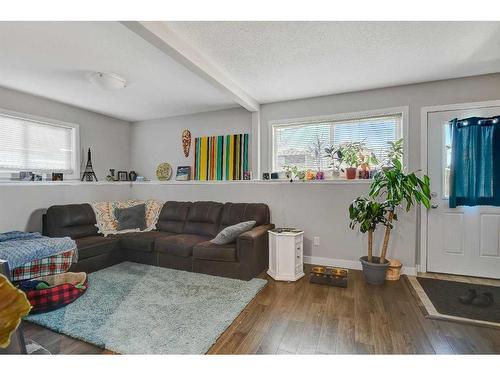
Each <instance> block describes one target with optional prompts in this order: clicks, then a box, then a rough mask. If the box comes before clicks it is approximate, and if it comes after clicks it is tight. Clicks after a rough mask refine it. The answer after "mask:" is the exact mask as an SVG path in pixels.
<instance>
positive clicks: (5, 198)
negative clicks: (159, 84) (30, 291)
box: [0, 88, 130, 232]
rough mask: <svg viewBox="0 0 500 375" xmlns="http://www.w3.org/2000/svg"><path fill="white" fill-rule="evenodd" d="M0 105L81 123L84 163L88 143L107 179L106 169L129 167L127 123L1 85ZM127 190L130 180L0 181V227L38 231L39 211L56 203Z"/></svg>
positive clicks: (125, 193) (99, 174)
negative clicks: (122, 182) (115, 182)
mask: <svg viewBox="0 0 500 375" xmlns="http://www.w3.org/2000/svg"><path fill="white" fill-rule="evenodd" d="M0 108H3V109H6V110H10V111H15V112H21V113H27V114H31V115H35V116H40V117H46V118H51V119H55V120H59V121H66V122H71V123H76V124H79V125H80V147H81V149H82V150H81V151H82V160H81V161H82V164H83V167H84V166H85V163H86V162H87V153H86V150H87V148H88V147H91V149H92V163H93V166H94V170H95V172H96V175H97V178H98V179H99V181H102V180H104V179H105V177H106V175H107V174H108V173H109V172H108V169H109V168H115V169H117V170H129V163H130V124H129V123H128V122H125V121H121V120H117V119H113V118H111V117H106V116H103V115H99V114H97V113H94V112H90V111H86V110H84V109H80V108H76V107H72V106H69V105H65V104H62V103H58V102H55V101H52V100H48V99H44V98H40V97H37V96H32V95H28V94H25V93H21V92H18V91H13V90H9V89H5V88H0ZM0 131H1V129H0ZM84 150H85V152H84ZM82 171H83V169H82ZM33 184H34V183H33ZM129 195H130V187H129V185H121V186H118V185H117V186H112V185H106V184H104V185H103V184H95V183H92V184H89V185H82V184H72V183H62V184H61V183H58V184H50V183H49V184H45V183H36V185H30V184H22V183H21V184H19V183H16V184H15V185H13V184H12V183H0V232H4V231H10V230H34V231H38V230H41V215H42V213H43V212H44V211H45V209H46V208H47V207H49V206H51V205H54V204H67V203H80V202H91V201H99V200H109V199H126V198H128V197H129Z"/></svg>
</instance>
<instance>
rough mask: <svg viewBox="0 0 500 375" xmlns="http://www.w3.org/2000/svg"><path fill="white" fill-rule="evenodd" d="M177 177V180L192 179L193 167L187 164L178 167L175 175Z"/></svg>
mask: <svg viewBox="0 0 500 375" xmlns="http://www.w3.org/2000/svg"><path fill="white" fill-rule="evenodd" d="M175 179H176V180H177V181H189V180H191V167H190V166H187V165H186V166H179V167H177V174H176V176H175Z"/></svg>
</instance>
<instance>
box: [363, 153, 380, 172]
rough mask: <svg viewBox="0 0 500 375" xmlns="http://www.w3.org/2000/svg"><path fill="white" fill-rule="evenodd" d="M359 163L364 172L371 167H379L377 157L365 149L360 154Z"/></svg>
mask: <svg viewBox="0 0 500 375" xmlns="http://www.w3.org/2000/svg"><path fill="white" fill-rule="evenodd" d="M359 161H360V163H359V165H360V166H361V168H362V169H364V170H366V169H369V168H370V166H371V165H377V164H378V163H379V161H378V159H377V156H376V155H375V154H374V153H373V152H371V151H369V150H366V149H363V150H362V151H361V153H360V154H359Z"/></svg>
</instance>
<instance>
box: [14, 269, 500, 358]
mask: <svg viewBox="0 0 500 375" xmlns="http://www.w3.org/2000/svg"><path fill="white" fill-rule="evenodd" d="M262 277H265V278H267V280H268V281H269V283H268V285H267V287H266V288H264V289H263V290H262V291H261V292H260V293H259V294H258V295H257V296H256V298H255V299H254V300H253V301H252V302H251V303H250V304H249V305H248V306H247V307H246V308H245V310H243V312H242V313H241V314H240V315H239V316H238V318H237V319H236V320H235V321H234V322H233V324H232V325H231V326H230V327H229V328H228V329H227V330H226V332H224V334H222V336H221V337H220V338H219V339H218V341H217V342H216V343H215V345H214V346H213V347H212V348H211V349H210V351H209V354H253V353H257V354H336V353H339V354H368V353H376V354H391V353H401V354H414V353H416V354H434V353H436V354H473V353H482V354H484V353H496V354H500V329H496V328H486V327H479V326H474V325H468V324H462V323H454V322H447V321H439V320H432V319H427V318H425V316H424V314H423V313H422V311H421V310H420V307H419V305H418V302H417V300H416V299H415V297H414V296H413V295H412V294H411V292H410V289H409V285H408V283H407V282H406V281H405V280H403V279H401V280H400V281H393V282H387V283H386V284H385V285H383V286H372V285H368V284H366V283H365V282H364V280H363V275H362V273H361V272H359V271H350V273H349V286H348V288H347V289H342V288H335V287H328V286H324V285H317V284H310V283H309V281H308V279H307V277H305V278H302V279H301V280H299V281H297V282H295V283H288V282H278V281H274V280H272V279H271V278H269V277H268V276H267V275H266V276H264V275H263V276H262ZM24 332H25V336H26V337H28V338H30V339H32V340H35V341H36V342H38V343H39V344H41V345H43V346H44V347H46V348H47V349H48V350H50V351H51V352H52V353H54V354H56V353H61V354H79V353H81V354H97V353H103V354H106V353H109V352H108V351H106V350H102V349H99V348H97V347H95V346H93V345H91V344H87V343H85V342H82V341H79V340H75V339H72V338H69V337H67V336H64V335H61V334H57V333H54V332H52V331H50V330H48V329H45V328H43V327H40V326H37V325H34V324H29V323H24Z"/></svg>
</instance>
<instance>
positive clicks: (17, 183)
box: [0, 179, 373, 187]
mask: <svg viewBox="0 0 500 375" xmlns="http://www.w3.org/2000/svg"><path fill="white" fill-rule="evenodd" d="M372 182H373V180H372V179H367V180H362V179H354V180H347V179H345V180H344V179H339V180H320V181H315V180H312V181H299V180H296V181H293V182H290V181H288V180H235V181H197V180H189V181H177V180H170V181H114V182H109V181H99V182H95V181H94V182H84V181H1V180H0V186H32V187H34V186H82V185H87V186H100V185H110V186H111V185H114V186H117V185H118V186H123V185H129V186H133V185H308V186H311V185H317V186H320V185H350V184H358V185H367V184H371V183H372Z"/></svg>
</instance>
